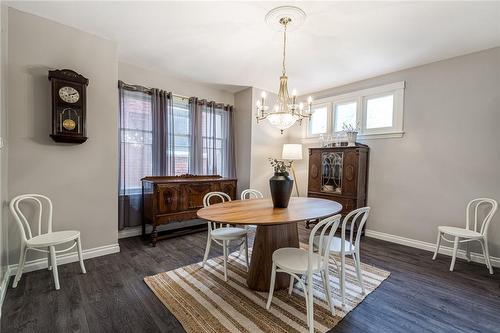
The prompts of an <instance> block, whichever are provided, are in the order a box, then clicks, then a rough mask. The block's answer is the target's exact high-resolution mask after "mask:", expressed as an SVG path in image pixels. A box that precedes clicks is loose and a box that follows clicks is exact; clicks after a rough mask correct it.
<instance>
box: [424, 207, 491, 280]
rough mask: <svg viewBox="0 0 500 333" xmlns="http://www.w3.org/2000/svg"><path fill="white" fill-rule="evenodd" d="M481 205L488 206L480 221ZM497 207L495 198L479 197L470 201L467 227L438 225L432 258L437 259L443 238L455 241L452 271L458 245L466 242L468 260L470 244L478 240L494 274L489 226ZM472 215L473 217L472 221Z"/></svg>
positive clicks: (451, 241) (485, 259)
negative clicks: (447, 236)
mask: <svg viewBox="0 0 500 333" xmlns="http://www.w3.org/2000/svg"><path fill="white" fill-rule="evenodd" d="M480 206H486V207H485V211H484V218H483V219H482V221H480V218H479V216H478V213H479V207H480ZM497 208H498V203H497V202H496V201H495V200H493V199H489V198H478V199H474V200H472V201H470V202H469V204H468V205H467V209H466V214H467V216H466V220H465V228H457V227H448V226H442V225H441V226H439V227H438V235H437V243H436V251H435V252H434V256H433V257H432V260H435V259H436V257H437V255H438V252H439V247H440V245H441V239H443V240H445V241H447V242H450V243H453V256H452V258H451V264H450V272H452V271H453V268H454V267H455V260H456V258H457V252H458V245H459V244H461V243H465V244H466V258H467V261H470V260H471V257H470V247H469V244H470V242H473V241H478V242H479V243H480V244H481V247H482V249H483V254H484V261H485V263H486V267H488V269H489V271H490V274H493V266H492V265H491V260H490V253H489V251H488V228H489V226H490V222H491V219H492V218H493V215H494V214H495V212H496V210H497ZM472 210H474V215H473V216H471V215H472V214H471V213H472ZM471 217H473V220H472V221H471ZM445 235H449V236H452V237H453V240H452V239H448V238H446V236H445Z"/></svg>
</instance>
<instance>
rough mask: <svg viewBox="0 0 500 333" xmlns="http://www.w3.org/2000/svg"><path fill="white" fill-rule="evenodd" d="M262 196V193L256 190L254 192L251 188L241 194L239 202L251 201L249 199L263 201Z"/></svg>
mask: <svg viewBox="0 0 500 333" xmlns="http://www.w3.org/2000/svg"><path fill="white" fill-rule="evenodd" d="M263 198H264V195H263V194H262V192H260V191H258V190H254V189H252V188H249V189H246V190H244V191H243V192H241V195H240V199H241V200H251V199H263Z"/></svg>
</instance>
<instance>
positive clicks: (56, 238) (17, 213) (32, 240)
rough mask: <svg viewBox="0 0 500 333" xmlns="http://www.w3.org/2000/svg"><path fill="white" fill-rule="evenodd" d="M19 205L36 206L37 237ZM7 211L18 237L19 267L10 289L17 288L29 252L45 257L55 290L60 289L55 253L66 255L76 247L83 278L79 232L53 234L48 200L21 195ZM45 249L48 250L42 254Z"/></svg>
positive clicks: (83, 270)
mask: <svg viewBox="0 0 500 333" xmlns="http://www.w3.org/2000/svg"><path fill="white" fill-rule="evenodd" d="M22 201H31V202H32V203H33V202H34V203H35V208H36V210H35V216H36V219H37V221H38V228H37V231H38V233H37V235H34V234H33V233H32V231H31V227H30V224H29V222H28V219H27V218H26V215H25V214H23V212H22V210H21V207H19V204H20V203H21V202H22ZM44 205H45V206H46V207H48V212H47V232H46V233H42V215H43V214H42V213H43V207H44ZM9 208H10V211H11V213H12V215H13V216H14V219H15V221H16V223H17V225H18V227H19V230H20V233H21V249H20V255H19V264H18V266H17V273H16V276H15V278H14V282H13V283H12V288H16V287H17V284H18V282H19V280H20V279H21V276H22V274H23V269H24V264H25V262H26V253H27V252H28V250H34V251H39V252H44V253H47V254H48V258H47V260H48V263H47V264H48V269H49V270H52V274H53V276H54V284H55V287H56V290H58V289H59V288H60V286H59V276H58V273H57V258H56V254H57V253H61V252H66V251H69V250H71V249H72V248H74V247H75V246H77V249H78V258H79V260H80V268H81V269H82V273H83V274H85V273H86V270H85V265H84V264H83V255H82V243H81V240H80V232H79V231H76V230H68V231H52V202H51V201H50V199H49V198H47V197H46V196H44V195H40V194H23V195H19V196H17V197H15V198H14V199H12V200H11V201H10V205H9ZM69 242H73V245H71V246H70V247H68V248H66V249H63V250H58V251H56V249H55V246H56V245H59V244H63V243H69ZM45 248H46V249H47V250H45Z"/></svg>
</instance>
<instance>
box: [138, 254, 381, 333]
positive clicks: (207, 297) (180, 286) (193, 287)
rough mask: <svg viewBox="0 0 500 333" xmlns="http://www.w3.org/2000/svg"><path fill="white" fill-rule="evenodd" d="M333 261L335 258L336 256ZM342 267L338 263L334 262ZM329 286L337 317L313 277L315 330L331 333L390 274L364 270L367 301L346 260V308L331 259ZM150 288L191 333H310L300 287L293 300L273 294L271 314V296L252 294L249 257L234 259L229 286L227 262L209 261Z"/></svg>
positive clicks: (150, 281)
mask: <svg viewBox="0 0 500 333" xmlns="http://www.w3.org/2000/svg"><path fill="white" fill-rule="evenodd" d="M332 257H333V256H332ZM335 259H336V260H337V262H340V261H339V258H335ZM330 261H331V264H330V285H331V289H332V294H333V301H334V304H335V310H336V311H335V312H336V313H335V316H332V314H331V312H330V311H329V308H328V305H327V303H326V302H325V294H324V290H323V289H324V288H323V284H322V282H321V277H320V276H319V274H317V276H315V277H314V320H315V321H314V328H315V331H316V332H326V331H328V330H330V329H332V328H333V327H335V326H336V325H337V324H338V323H339V322H340V321H341V320H342V318H344V317H345V316H346V315H347V313H349V312H350V311H351V310H352V309H354V308H355V307H356V306H357V305H358V304H359V303H361V302H362V301H363V299H364V298H365V297H367V296H368V295H369V294H370V293H371V292H373V291H374V290H375V289H376V288H377V287H378V286H379V285H380V284H381V283H382V282H383V281H384V280H385V279H387V278H388V277H389V275H390V272H388V271H385V270H382V269H379V268H376V267H373V266H370V265H366V264H361V265H362V270H363V278H364V285H365V288H366V295H363V294H362V292H361V288H360V287H359V285H358V284H357V280H356V271H355V269H354V264H353V261H352V259H351V258H349V257H347V258H346V302H345V303H346V305H345V307H344V308H342V306H341V303H340V290H339V276H338V272H337V270H336V267H335V264H334V263H333V259H330ZM144 281H145V282H146V284H147V285H148V286H149V287H150V288H151V290H152V291H153V292H154V293H155V295H156V296H157V297H158V298H159V299H160V300H161V301H162V303H163V304H164V305H165V306H166V307H167V308H168V310H169V311H170V312H171V313H172V314H173V315H174V316H175V317H176V318H177V320H179V322H180V323H181V324H182V326H183V327H184V329H185V330H186V331H187V332H217V333H219V332H231V333H235V332H252V333H253V332H273V333H274V332H283V333H285V332H287V333H288V332H308V327H307V323H306V320H307V319H306V304H305V299H304V294H303V291H302V289H301V287H300V284H299V283H295V288H294V290H293V293H292V295H291V296H290V295H288V291H287V290H280V291H277V292H275V293H274V297H273V302H272V305H271V309H270V311H267V310H266V301H267V292H257V291H254V290H250V289H248V287H247V285H246V266H245V257H244V255H241V256H239V257H238V252H233V253H231V255H230V257H229V261H228V281H227V282H225V281H224V270H223V257H217V258H214V259H211V260H208V261H207V263H206V265H205V268H202V267H201V262H200V263H196V264H193V265H189V266H185V267H181V268H177V269H175V270H172V271H168V272H164V273H160V274H156V275H153V276H148V277H145V278H144Z"/></svg>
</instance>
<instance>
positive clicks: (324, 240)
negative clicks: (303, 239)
mask: <svg viewBox="0 0 500 333" xmlns="http://www.w3.org/2000/svg"><path fill="white" fill-rule="evenodd" d="M341 217H342V216H341V215H340V214H337V215H334V216H330V217H327V218H326V219H323V220H321V221H319V223H318V224H316V225H315V226H314V228H313V229H312V230H311V233H310V234H309V254H308V255H309V260H308V268H307V269H308V271H311V263H312V257H313V253H314V251H315V250H316V249H315V248H314V246H313V244H314V238H316V237H317V240H318V243H317V244H318V247H317V251H318V252H317V253H318V254H319V255H320V256H321V257H323V266H324V268H326V267H327V266H328V260H329V257H330V245H331V243H332V240H333V236H334V235H335V233H336V232H337V229H338V228H339V224H340V219H341ZM320 229H321V231H320ZM318 231H319V237H318V236H317V234H318Z"/></svg>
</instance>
